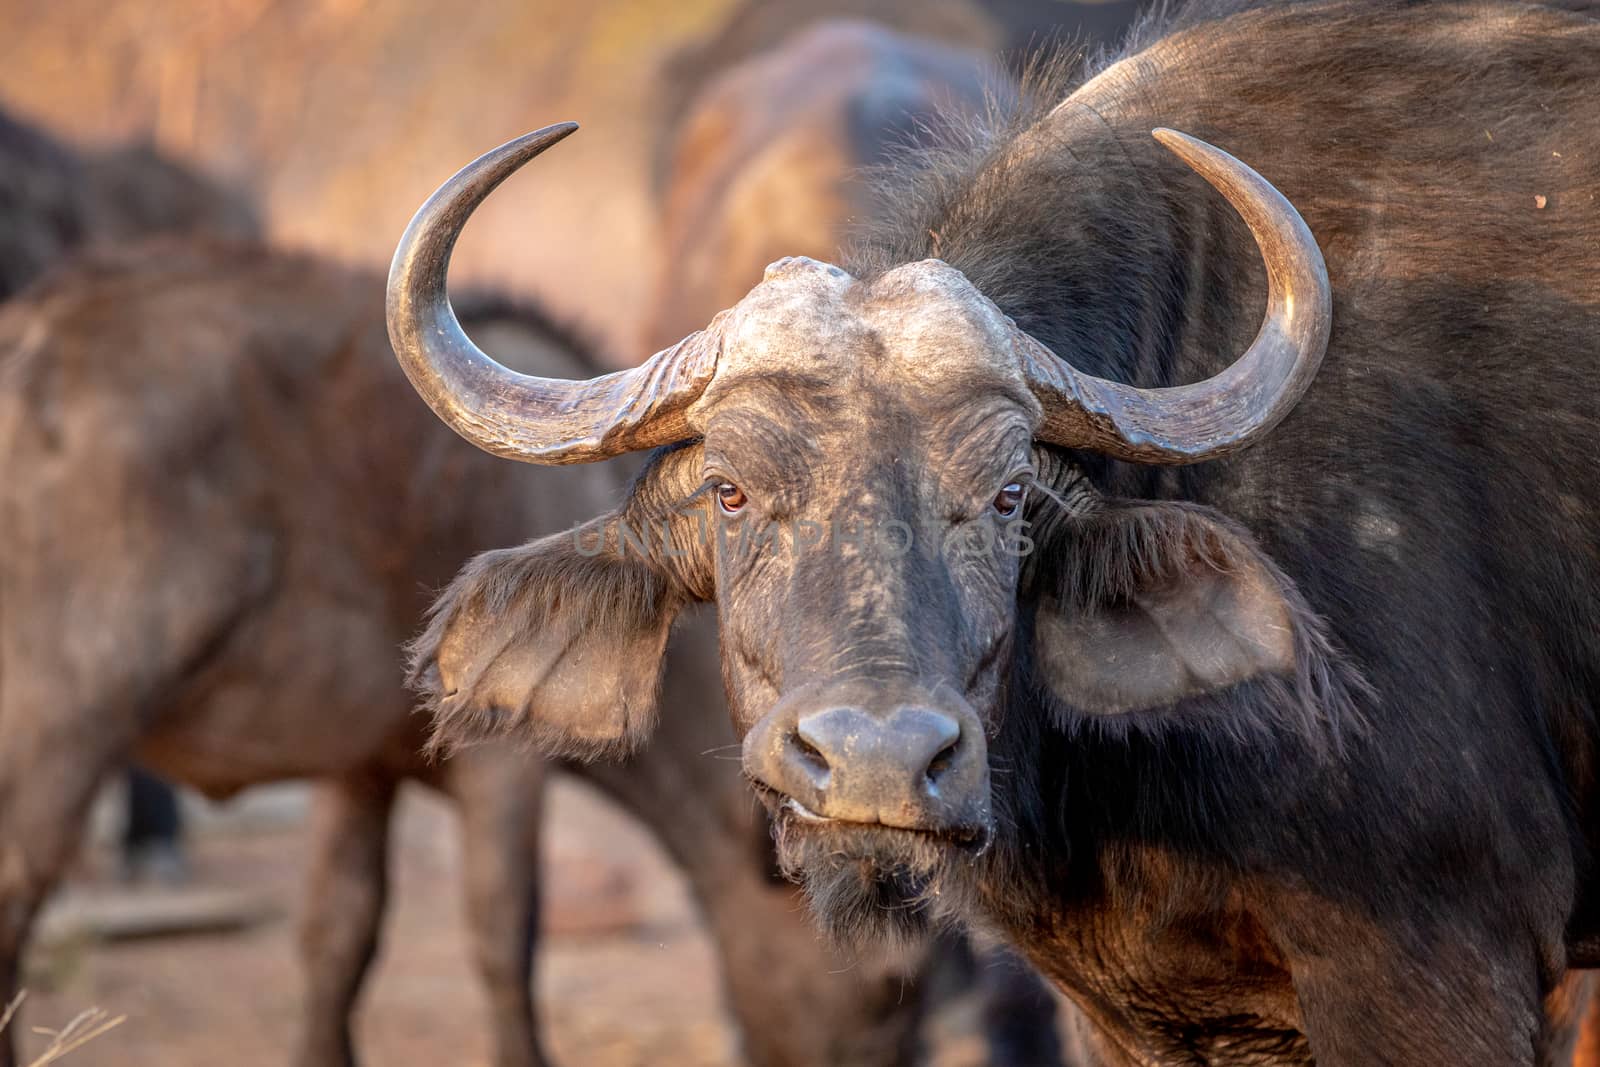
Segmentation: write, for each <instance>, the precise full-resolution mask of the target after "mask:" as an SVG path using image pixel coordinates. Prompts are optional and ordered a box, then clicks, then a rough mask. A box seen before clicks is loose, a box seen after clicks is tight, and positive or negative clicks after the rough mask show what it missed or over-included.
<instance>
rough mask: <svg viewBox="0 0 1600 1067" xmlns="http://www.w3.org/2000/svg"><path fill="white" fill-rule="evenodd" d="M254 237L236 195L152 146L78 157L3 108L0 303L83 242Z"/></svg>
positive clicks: (255, 224)
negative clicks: (165, 237) (161, 236)
mask: <svg viewBox="0 0 1600 1067" xmlns="http://www.w3.org/2000/svg"><path fill="white" fill-rule="evenodd" d="M259 231H260V223H259V221H258V220H257V218H256V215H255V212H254V210H253V209H252V208H251V206H250V204H249V201H248V200H247V199H246V198H245V196H244V195H243V194H242V193H240V192H238V191H236V190H233V189H229V188H227V187H225V186H223V185H221V184H219V183H217V182H214V181H212V180H210V179H209V178H207V177H205V176H204V175H202V174H199V173H198V172H196V171H194V170H192V169H190V168H188V167H185V166H183V165H181V164H179V163H177V162H175V161H174V160H172V159H170V158H168V157H166V156H164V155H162V154H161V153H160V152H157V151H156V150H155V149H154V148H152V147H150V146H149V145H145V144H129V145H122V146H118V147H115V148H110V149H100V150H92V151H84V152H79V151H75V150H74V149H72V148H70V147H68V146H67V145H65V144H62V143H61V142H59V141H57V140H56V139H55V138H53V137H51V136H50V135H49V134H47V133H45V132H44V131H42V130H40V129H38V128H36V127H34V126H31V125H29V124H27V123H25V122H21V121H19V120H17V119H14V118H11V117H9V116H7V115H6V114H5V113H4V112H0V300H3V299H5V298H6V297H8V296H10V295H11V294H12V293H15V292H16V291H17V290H18V289H21V288H22V287H23V286H24V285H26V284H27V283H28V282H30V281H32V280H33V279H34V278H35V277H37V276H38V275H39V274H41V273H43V272H44V270H45V269H46V268H48V267H50V266H51V265H52V264H54V263H55V262H56V261H57V260H60V259H61V258H63V257H64V256H66V255H68V254H69V253H70V252H72V251H73V250H74V249H77V248H79V247H81V246H83V245H86V244H104V243H109V242H113V241H121V240H128V239H131V238H138V237H148V236H153V235H156V234H166V233H171V234H210V235H213V236H219V237H252V236H255V235H256V234H258V233H259Z"/></svg>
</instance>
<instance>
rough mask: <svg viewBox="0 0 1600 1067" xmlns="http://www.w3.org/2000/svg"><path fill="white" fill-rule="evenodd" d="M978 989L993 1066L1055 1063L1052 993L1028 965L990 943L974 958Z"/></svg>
mask: <svg viewBox="0 0 1600 1067" xmlns="http://www.w3.org/2000/svg"><path fill="white" fill-rule="evenodd" d="M978 990H979V995H980V997H981V998H982V1004H983V1032H984V1038H985V1040H986V1042H987V1044H988V1046H989V1063H990V1064H991V1065H992V1067H1059V1065H1060V1064H1061V1063H1062V1051H1061V1038H1060V1036H1059V1035H1058V1034H1057V1032H1056V998H1055V994H1054V993H1053V992H1051V990H1050V987H1049V986H1048V985H1046V984H1045V981H1044V979H1043V978H1041V977H1039V975H1038V973H1037V972H1035V971H1034V969H1033V968H1032V967H1030V966H1028V964H1027V963H1025V962H1023V960H1022V959H1021V958H1020V957H1018V956H1017V955H1016V954H1015V953H1013V952H1011V951H1010V950H1009V949H1005V948H1001V947H998V946H997V947H995V948H992V949H990V950H989V951H988V952H986V953H984V957H983V960H982V962H981V963H980V964H979V969H978Z"/></svg>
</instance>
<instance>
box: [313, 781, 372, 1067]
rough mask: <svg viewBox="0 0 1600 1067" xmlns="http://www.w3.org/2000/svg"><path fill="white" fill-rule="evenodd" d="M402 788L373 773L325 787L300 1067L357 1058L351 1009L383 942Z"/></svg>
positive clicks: (331, 1065)
mask: <svg viewBox="0 0 1600 1067" xmlns="http://www.w3.org/2000/svg"><path fill="white" fill-rule="evenodd" d="M395 787H396V783H395V781H394V779H393V778H391V777H388V776H385V775H382V774H378V773H372V774H366V775H358V776H353V777H348V778H344V779H340V780H338V781H335V782H331V783H328V784H327V785H325V786H323V787H322V788H321V789H320V790H319V791H318V796H317V811H316V821H315V828H314V830H313V837H314V846H313V847H314V849H315V857H314V859H313V861H312V868H311V877H310V880H309V881H308V883H307V892H306V899H305V913H304V917H303V919H302V925H301V929H300V955H301V962H302V966H303V968H304V971H305V985H306V1000H305V1011H304V1015H303V1019H302V1025H303V1026H304V1032H303V1033H302V1035H301V1040H300V1049H299V1053H298V1056H297V1058H296V1063H297V1064H299V1067H350V1065H352V1064H354V1063H355V1053H354V1049H353V1047H352V1044H351V1040H350V1024H351V1013H352V1012H353V1010H354V1008H355V1004H356V998H357V996H358V995H359V994H360V992H361V983H362V980H363V979H364V978H365V977H366V973H367V968H368V966H369V965H370V964H371V963H372V958H373V956H374V955H375V954H376V953H377V949H378V934H379V928H380V926H381V924H382V921H383V909H384V903H385V900H386V897H387V891H388V870H387V865H388V850H389V815H390V812H391V810H392V808H393V807H394V797H395Z"/></svg>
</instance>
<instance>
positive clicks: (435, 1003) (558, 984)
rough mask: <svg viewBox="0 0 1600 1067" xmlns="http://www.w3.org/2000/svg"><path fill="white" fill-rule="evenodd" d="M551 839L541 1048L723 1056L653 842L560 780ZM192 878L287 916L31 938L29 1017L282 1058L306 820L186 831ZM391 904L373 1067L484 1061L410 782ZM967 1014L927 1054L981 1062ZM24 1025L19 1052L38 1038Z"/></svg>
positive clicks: (291, 1003) (728, 1051)
mask: <svg viewBox="0 0 1600 1067" xmlns="http://www.w3.org/2000/svg"><path fill="white" fill-rule="evenodd" d="M548 814H549V820H548V827H549V829H548V831H547V838H546V845H545V847H546V854H547V859H548V863H547V871H548V874H547V877H548V879H549V881H548V889H547V901H548V904H547V912H546V917H545V918H546V927H547V937H546V939H545V943H544V949H543V951H542V953H541V955H540V958H539V971H538V978H537V983H538V989H539V994H540V998H541V1004H542V1006H543V1011H544V1022H545V1029H546V1032H547V1035H548V1042H549V1048H550V1050H551V1051H552V1053H553V1054H554V1055H555V1056H556V1057H558V1059H559V1062H560V1063H562V1064H564V1065H568V1067H731V1065H733V1064H736V1063H737V1062H738V1061H737V1054H736V1044H735V1039H734V1037H733V1032H732V1030H731V1028H730V1027H729V1026H728V1024H727V1021H726V1019H725V1016H724V1013H723V1009H722V1006H721V1003H720V994H719V991H718V988H717V978H716V974H715V970H714V966H715V965H714V961H713V957H712V953H711V947H710V944H709V942H708V940H707V939H706V937H705V936H704V934H703V933H702V932H701V930H700V928H699V924H698V919H697V917H696V915H695V913H694V909H693V907H692V905H691V903H690V900H689V897H688V894H687V892H686V890H685V888H684V886H683V884H682V882H681V881H680V880H679V878H678V876H677V874H676V872H675V871H673V869H672V868H671V866H670V865H669V863H668V862H667V860H666V859H665V857H664V856H663V855H662V854H661V852H660V851H659V850H658V849H657V848H656V846H655V844H654V842H653V841H652V840H651V839H650V838H649V837H648V836H647V835H646V834H645V833H643V832H642V831H641V830H639V829H637V828H636V827H635V826H634V825H633V824H632V823H631V822H630V821H629V820H628V819H627V818H626V817H625V816H623V815H621V814H620V813H618V812H616V811H614V810H612V809H611V808H610V807H609V805H608V804H607V803H606V802H605V801H604V800H602V799H600V798H599V797H598V795H596V794H594V793H591V792H590V791H589V790H588V789H586V788H585V787H583V786H581V785H578V784H575V783H572V782H569V781H566V780H558V781H557V782H556V783H555V787H554V789H553V791H552V798H551V804H550V809H549V812H548ZM191 851H192V854H193V859H194V861H195V866H196V872H195V873H196V882H197V883H198V884H202V885H205V886H208V887H234V888H238V889H242V890H249V891H257V892H261V893H263V894H265V895H266V896H267V897H268V898H269V899H270V900H271V901H273V902H274V903H275V904H277V905H278V907H279V909H280V910H281V911H282V912H283V913H284V914H283V916H282V917H280V918H278V919H276V920H273V921H269V922H266V923H264V924H262V925H259V926H256V927H254V928H252V929H249V930H246V931H244V932H237V933H230V934H207V935H191V936H184V937H162V938H148V939H143V940H130V941H118V942H103V943H100V944H90V943H86V942H84V941H82V940H79V941H78V942H76V943H73V942H72V941H68V942H65V943H60V944H56V945H53V946H50V947H47V948H42V949H41V950H39V951H37V952H35V953H34V955H33V958H32V960H31V961H30V966H29V970H30V976H31V977H30V981H31V984H32V986H33V989H32V992H31V993H30V996H29V998H28V1002H27V1009H26V1019H25V1020H24V1029H26V1028H27V1027H29V1026H39V1025H48V1026H59V1025H61V1024H62V1023H63V1022H65V1021H66V1020H67V1019H68V1018H69V1017H71V1016H72V1015H73V1014H75V1013H76V1012H77V1011H79V1010H80V1009H82V1008H83V1007H86V1006H88V1005H91V1004H97V1005H100V1006H101V1007H104V1008H106V1009H108V1010H109V1011H111V1012H112V1013H113V1014H119V1013H125V1014H126V1015H127V1016H128V1021H127V1022H126V1023H125V1024H123V1025H122V1026H121V1027H119V1028H118V1029H117V1030H115V1031H113V1032H112V1033H111V1034H109V1035H107V1036H106V1037H104V1038H102V1039H101V1040H99V1041H98V1042H96V1043H94V1044H93V1045H91V1046H89V1047H87V1048H85V1049H83V1050H82V1051H80V1052H78V1053H76V1054H74V1055H73V1056H71V1057H70V1058H69V1059H68V1060H67V1062H68V1063H70V1064H74V1065H78V1067H191V1065H193V1067H200V1065H214V1064H216V1065H222V1064H225V1065H227V1067H283V1065H285V1064H287V1062H288V1049H289V1047H290V1045H289V1043H290V1041H291V1039H292V1037H293V1035H294V1033H295V1031H296V1020H297V1015H298V1010H299V1009H298V1001H297V998H298V995H299V988H300V982H299V975H298V973H297V969H296V961H295V955H294V953H295V947H294V946H295V942H294V927H293V923H292V913H293V912H294V910H295V909H297V908H298V906H299V903H298V889H299V884H300V880H301V876H302V874H303V870H304V865H305V863H306V862H307V859H308V848H307V842H306V835H305V834H304V832H303V830H302V829H301V827H300V826H299V825H297V824H296V823H294V822H285V821H283V820H282V819H281V818H278V819H270V820H267V822H266V825H261V820H250V821H245V822H244V823H243V824H242V825H241V823H240V821H239V820H233V821H231V822H229V823H225V824H223V825H220V826H213V827H210V828H205V827H201V828H199V829H197V830H196V831H195V832H194V833H193V834H192V849H191ZM391 862H392V870H393V873H394V886H393V889H392V895H391V912H390V916H389V922H388V925H387V926H386V937H385V940H384V944H383V949H382V953H381V957H380V960H379V963H378V965H377V967H376V970H375V973H374V975H373V978H372V980H371V981H370V984H369V986H368V990H367V996H366V999H365V1001H364V1003H363V1006H362V1009H361V1012H360V1015H359V1019H358V1029H357V1039H358V1041H359V1047H360V1049H361V1050H362V1052H363V1054H364V1056H365V1060H364V1062H366V1063H367V1064H371V1065H375V1067H413V1065H415V1067H453V1065H477V1064H486V1063H487V1052H488V1048H487V1043H486V1040H485V1035H484V1032H483V1011H482V1002H481V1000H480V996H479V990H478V986H477V983H476V980H475V977H474V975H473V973H472V970H471V966H470V963H469V962H468V956H467V949H466V943H465V941H464V937H463V934H464V931H463V925H462V922H461V918H460V909H459V898H458V889H457V885H456V878H455V870H456V865H457V843H456V836H455V825H454V816H453V813H452V811H451V809H450V808H449V806H448V805H447V804H445V803H444V802H442V801H440V800H438V799H437V798H435V797H434V796H432V795H430V794H427V793H425V792H423V791H421V790H412V791H411V792H409V793H408V795H406V796H405V797H404V798H403V801H402V804H401V807H400V811H399V814H398V817H397V837H396V840H395V849H394V854H393V857H392V861H391ZM112 870H113V857H112V852H111V849H110V848H109V847H108V846H107V845H105V844H98V845H94V846H91V848H90V849H89V850H88V853H87V855H86V857H85V860H84V863H83V869H82V871H81V873H80V877H79V878H78V879H77V881H76V883H75V884H76V887H77V889H78V890H80V891H81V890H82V889H84V888H86V887H87V888H91V889H106V888H108V883H109V881H110V874H111V872H112ZM970 1018H971V1013H970V1009H964V1008H963V1007H962V1006H960V1005H957V1006H955V1007H953V1008H952V1009H951V1010H949V1011H946V1012H944V1013H942V1016H941V1022H940V1024H939V1026H940V1028H941V1030H942V1031H943V1038H944V1039H943V1040H942V1041H941V1053H940V1056H939V1059H938V1063H939V1067H972V1065H973V1064H976V1063H978V1062H981V1060H980V1058H979V1057H978V1056H977V1055H976V1053H975V1051H974V1049H973V1042H972V1039H971V1037H970V1036H969V1031H970V1025H969V1020H970ZM43 1040H44V1039H43V1038H39V1037H30V1038H28V1040H27V1041H26V1042H25V1048H27V1049H29V1050H33V1049H35V1048H37V1047H42V1044H43Z"/></svg>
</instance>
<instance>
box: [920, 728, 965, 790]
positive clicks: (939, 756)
mask: <svg viewBox="0 0 1600 1067" xmlns="http://www.w3.org/2000/svg"><path fill="white" fill-rule="evenodd" d="M960 744H961V735H960V734H957V735H956V736H955V738H953V739H952V740H951V741H950V743H949V744H947V745H945V746H944V747H943V748H941V749H940V750H939V751H938V752H935V753H934V754H933V759H932V760H931V761H929V763H928V770H927V772H926V773H927V775H928V781H929V783H930V784H932V785H938V784H939V776H940V775H941V774H943V773H944V772H945V771H947V770H949V769H950V765H951V764H952V763H954V762H955V759H956V749H957V747H959V746H960Z"/></svg>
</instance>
